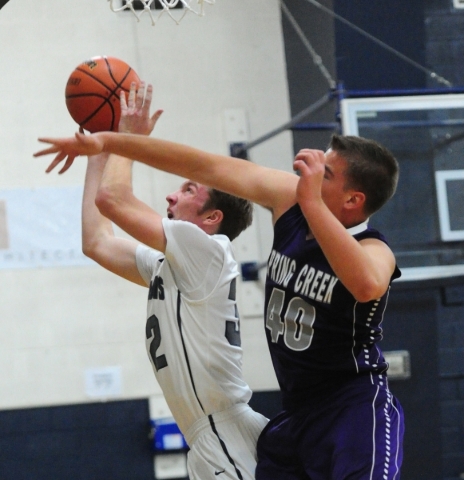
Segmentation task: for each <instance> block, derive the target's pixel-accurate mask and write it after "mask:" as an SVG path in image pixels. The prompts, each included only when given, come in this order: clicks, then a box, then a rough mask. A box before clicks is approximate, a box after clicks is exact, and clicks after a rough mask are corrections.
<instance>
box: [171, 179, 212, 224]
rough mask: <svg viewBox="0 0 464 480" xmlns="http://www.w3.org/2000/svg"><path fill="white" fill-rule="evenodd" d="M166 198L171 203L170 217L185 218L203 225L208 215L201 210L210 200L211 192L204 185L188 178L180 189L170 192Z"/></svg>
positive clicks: (175, 218) (174, 218)
mask: <svg viewBox="0 0 464 480" xmlns="http://www.w3.org/2000/svg"><path fill="white" fill-rule="evenodd" d="M166 200H167V201H168V203H169V205H168V218H171V219H173V220H185V221H188V222H192V223H194V224H195V225H198V226H201V223H202V221H203V218H204V217H205V216H206V215H205V214H204V213H203V214H201V213H200V212H201V210H202V208H203V205H205V203H206V202H207V201H208V200H209V192H208V189H207V187H205V186H204V185H201V184H200V183H196V182H192V181H190V180H187V181H186V182H184V183H183V184H182V185H181V187H180V188H179V190H177V191H176V192H173V193H170V194H169V195H168V196H167V197H166Z"/></svg>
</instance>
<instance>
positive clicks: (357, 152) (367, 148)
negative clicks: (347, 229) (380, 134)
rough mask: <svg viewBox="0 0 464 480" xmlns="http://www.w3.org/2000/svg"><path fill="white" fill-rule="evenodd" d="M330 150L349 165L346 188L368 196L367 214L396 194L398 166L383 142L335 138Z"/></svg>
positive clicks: (342, 136)
mask: <svg viewBox="0 0 464 480" xmlns="http://www.w3.org/2000/svg"><path fill="white" fill-rule="evenodd" d="M329 148H331V149H332V150H333V151H335V152H336V153H338V154H339V155H340V156H341V157H343V158H344V159H345V160H346V162H347V164H348V166H347V170H346V179H347V183H346V185H345V187H346V188H347V189H348V188H354V189H356V190H359V191H361V192H363V193H364V194H365V195H366V202H365V204H364V213H365V214H366V215H367V216H370V215H372V214H373V213H374V212H376V211H377V210H379V209H380V208H381V207H382V206H383V205H384V204H385V203H386V202H387V201H388V200H389V199H390V198H391V197H392V196H393V194H394V193H395V190H396V186H397V184H398V176H399V166H398V162H397V161H396V159H395V157H394V156H393V154H392V153H391V152H390V151H389V150H388V149H387V148H385V147H384V146H383V145H381V144H380V143H377V142H376V141H374V140H369V139H367V138H363V137H356V136H350V135H346V136H344V135H337V134H334V135H332V138H331V140H330V144H329Z"/></svg>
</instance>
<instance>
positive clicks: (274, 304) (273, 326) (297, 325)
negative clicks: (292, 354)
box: [266, 288, 316, 351]
mask: <svg viewBox="0 0 464 480" xmlns="http://www.w3.org/2000/svg"><path fill="white" fill-rule="evenodd" d="M284 303H285V292H284V291H283V290H280V289H278V288H274V290H272V294H271V297H270V298H269V303H268V305H267V309H266V328H267V329H269V330H270V335H271V339H272V342H273V343H277V342H278V340H279V336H280V335H283V337H284V342H285V345H287V347H288V348H290V349H291V350H296V351H302V350H306V349H307V348H309V346H310V345H311V341H312V339H313V335H314V329H313V324H314V320H315V319H316V309H315V308H314V307H313V306H312V305H310V304H309V303H307V302H305V301H304V300H303V299H302V298H300V297H293V298H292V299H291V300H290V302H288V306H287V310H286V311H285V313H284V314H283V316H282V309H283V306H284Z"/></svg>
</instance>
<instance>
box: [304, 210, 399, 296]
mask: <svg viewBox="0 0 464 480" xmlns="http://www.w3.org/2000/svg"><path fill="white" fill-rule="evenodd" d="M302 211H303V213H304V215H305V218H306V220H307V221H308V224H309V227H310V229H311V232H312V233H313V235H314V237H315V238H316V240H317V241H318V243H319V245H320V247H321V248H322V251H323V252H324V255H325V256H326V258H327V260H328V262H329V264H330V266H331V267H332V269H333V271H334V272H335V274H336V275H337V277H338V278H339V280H340V281H341V282H342V283H343V285H344V286H345V287H346V288H347V289H348V290H349V291H350V293H351V294H352V295H353V296H354V297H355V298H356V299H357V300H358V301H360V302H367V301H369V300H373V299H375V298H379V297H380V296H381V295H383V293H384V292H385V290H386V288H387V286H388V283H389V279H390V276H389V275H388V274H386V273H385V271H384V269H382V268H379V266H378V265H377V264H376V263H375V262H374V261H373V259H372V258H371V256H370V255H369V254H368V253H367V251H366V249H365V248H364V247H363V246H362V245H361V244H360V243H359V242H358V241H357V240H356V239H355V238H353V236H352V235H351V234H350V233H349V232H348V231H347V229H346V228H345V227H344V226H343V225H342V224H341V223H340V221H339V220H337V218H336V217H335V216H334V215H333V214H332V213H331V212H330V210H329V209H328V208H327V206H326V205H325V204H324V203H323V202H321V203H318V204H317V205H311V206H308V205H306V206H302Z"/></svg>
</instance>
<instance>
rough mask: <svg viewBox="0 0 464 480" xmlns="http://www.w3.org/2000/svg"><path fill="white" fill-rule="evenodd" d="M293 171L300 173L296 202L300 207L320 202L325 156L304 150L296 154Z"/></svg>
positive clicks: (320, 152) (310, 150) (317, 152)
mask: <svg viewBox="0 0 464 480" xmlns="http://www.w3.org/2000/svg"><path fill="white" fill-rule="evenodd" d="M293 169H294V170H295V171H298V172H299V173H300V180H299V182H298V185H297V190H296V194H297V200H298V203H299V204H300V205H302V204H303V203H304V204H308V203H309V202H312V201H319V200H321V198H322V197H321V187H322V180H323V178H324V174H325V156H324V152H323V151H322V150H312V149H309V148H304V149H302V150H300V151H299V152H298V154H297V155H296V157H295V160H294V162H293Z"/></svg>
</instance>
